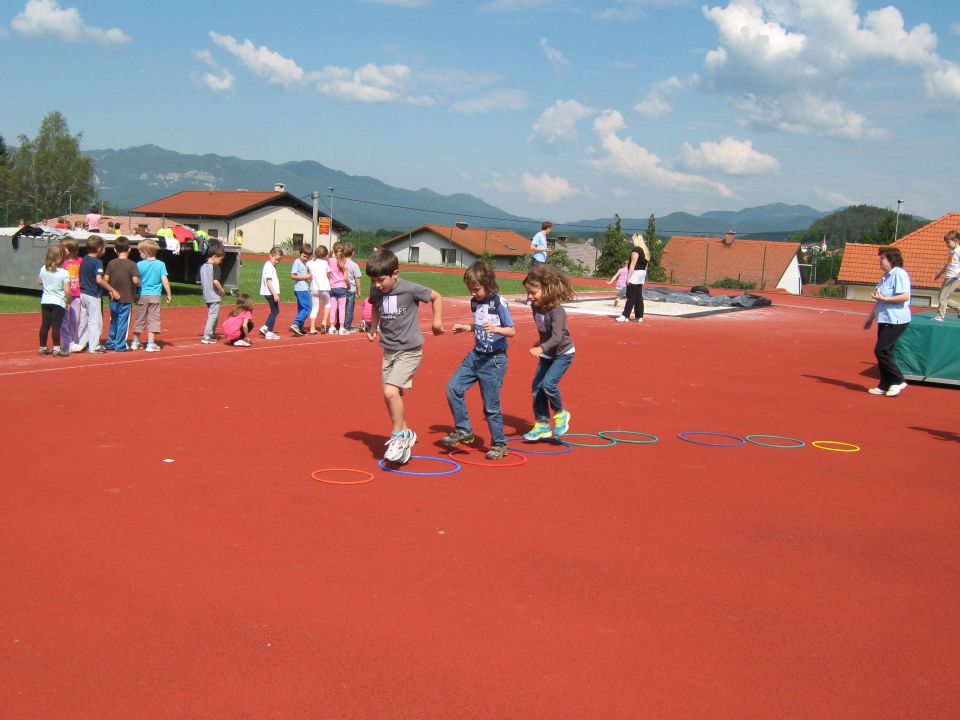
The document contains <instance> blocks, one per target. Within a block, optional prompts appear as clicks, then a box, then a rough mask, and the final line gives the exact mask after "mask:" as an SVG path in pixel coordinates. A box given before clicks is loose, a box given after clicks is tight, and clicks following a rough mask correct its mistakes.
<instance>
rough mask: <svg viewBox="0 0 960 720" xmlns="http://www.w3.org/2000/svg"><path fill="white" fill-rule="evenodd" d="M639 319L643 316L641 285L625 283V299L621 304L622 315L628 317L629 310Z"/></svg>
mask: <svg viewBox="0 0 960 720" xmlns="http://www.w3.org/2000/svg"><path fill="white" fill-rule="evenodd" d="M631 310H633V313H634V315H636V316H637V319H638V320H640V319H642V318H643V285H633V284H631V283H627V301H626V302H625V303H624V304H623V316H624V317H625V318H627V319H628V320H629V319H630V311H631Z"/></svg>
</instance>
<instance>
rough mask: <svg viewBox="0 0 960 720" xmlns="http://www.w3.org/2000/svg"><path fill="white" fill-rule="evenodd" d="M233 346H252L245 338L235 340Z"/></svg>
mask: <svg viewBox="0 0 960 720" xmlns="http://www.w3.org/2000/svg"><path fill="white" fill-rule="evenodd" d="M233 346H234V347H250V343H248V342H247V341H246V340H244V339H243V338H240V339H239V340H234V341H233Z"/></svg>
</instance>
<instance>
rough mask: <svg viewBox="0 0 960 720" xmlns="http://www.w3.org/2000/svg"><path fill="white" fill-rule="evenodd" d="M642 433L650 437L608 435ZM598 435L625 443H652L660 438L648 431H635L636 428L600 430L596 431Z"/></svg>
mask: <svg viewBox="0 0 960 720" xmlns="http://www.w3.org/2000/svg"><path fill="white" fill-rule="evenodd" d="M613 434H618V435H642V436H643V437H647V438H650V439H649V440H625V439H623V438H613V437H610V435H613ZM597 435H598V436H599V437H602V438H606V439H607V440H613V441H614V442H617V443H623V444H625V445H652V444H653V443H655V442H660V438H658V437H657V436H656V435H651V434H650V433H645V432H637V431H636V430H601V431H600V432H598V433H597Z"/></svg>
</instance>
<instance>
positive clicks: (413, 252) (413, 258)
mask: <svg viewBox="0 0 960 720" xmlns="http://www.w3.org/2000/svg"><path fill="white" fill-rule="evenodd" d="M407 261H408V262H412V263H418V262H420V248H418V247H412V248H410V256H409V258H408V260H407Z"/></svg>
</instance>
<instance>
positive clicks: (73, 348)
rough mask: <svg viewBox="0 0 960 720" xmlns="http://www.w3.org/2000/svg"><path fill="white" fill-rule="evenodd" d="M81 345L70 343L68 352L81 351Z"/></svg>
mask: <svg viewBox="0 0 960 720" xmlns="http://www.w3.org/2000/svg"><path fill="white" fill-rule="evenodd" d="M83 347H84V346H83V345H78V344H77V343H70V352H72V353H75V352H83Z"/></svg>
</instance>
